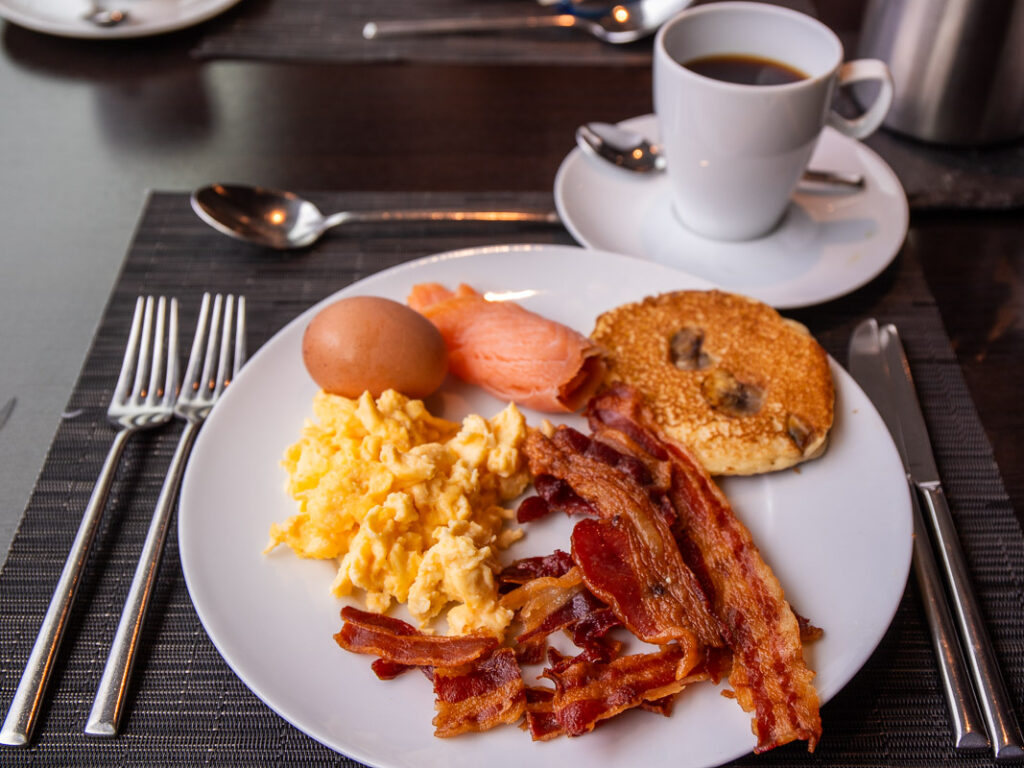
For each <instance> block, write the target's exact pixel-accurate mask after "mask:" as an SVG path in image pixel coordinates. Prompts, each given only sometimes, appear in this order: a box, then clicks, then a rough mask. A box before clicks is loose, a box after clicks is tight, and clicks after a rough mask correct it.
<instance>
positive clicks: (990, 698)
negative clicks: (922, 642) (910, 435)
mask: <svg viewBox="0 0 1024 768" xmlns="http://www.w3.org/2000/svg"><path fill="white" fill-rule="evenodd" d="M917 488H918V490H919V491H920V492H921V498H922V499H923V501H924V506H925V508H926V510H927V515H926V519H927V521H928V523H929V524H930V525H931V530H932V535H933V537H934V539H935V546H936V548H937V549H938V551H939V556H940V558H941V559H942V565H943V567H944V569H945V573H946V582H947V585H948V587H949V594H950V597H951V598H952V601H953V612H954V615H955V616H956V621H957V624H958V625H959V627H960V632H961V637H962V638H963V641H964V642H963V648H964V653H965V654H966V656H967V663H968V666H969V667H970V670H971V676H972V677H973V678H974V684H975V688H976V690H977V693H978V703H979V704H980V705H981V709H982V713H983V715H984V718H985V723H986V724H987V725H988V732H989V736H990V737H991V739H992V753H993V755H994V756H995V759H996V760H999V761H1004V760H1007V761H1009V760H1020V759H1021V758H1024V739H1022V738H1021V732H1020V726H1019V725H1018V723H1017V720H1016V717H1015V715H1014V711H1013V704H1012V702H1011V701H1010V697H1009V695H1008V694H1007V691H1006V685H1005V684H1004V683H1003V678H1002V675H1001V674H1000V672H999V664H998V662H997V661H996V656H995V651H994V650H993V649H992V643H991V641H990V640H989V637H988V633H987V632H986V631H985V622H984V617H983V616H982V615H981V608H980V607H979V604H978V601H977V599H976V598H975V596H974V590H973V589H972V587H971V581H970V576H969V573H968V571H967V562H966V560H965V559H964V553H963V549H962V548H961V547H960V540H959V538H958V537H957V533H956V527H955V526H954V525H953V517H952V515H951V514H950V512H949V505H948V504H947V503H946V494H945V493H943V491H942V486H941V485H939V483H937V482H933V483H918V484H917Z"/></svg>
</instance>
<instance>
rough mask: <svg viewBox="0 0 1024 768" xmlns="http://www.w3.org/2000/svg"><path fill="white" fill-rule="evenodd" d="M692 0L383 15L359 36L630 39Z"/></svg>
mask: <svg viewBox="0 0 1024 768" xmlns="http://www.w3.org/2000/svg"><path fill="white" fill-rule="evenodd" d="M692 2H693V0H636V1H635V2H632V3H620V4H618V5H613V6H610V7H609V8H608V11H607V12H606V13H603V14H601V15H600V16H594V17H589V15H588V14H584V13H582V12H579V11H577V10H574V11H573V12H572V13H557V14H553V15H551V16H507V17H487V16H462V17H458V18H448V19H441V18H437V19H431V18H423V19H387V20H383V21H370V22H367V24H366V25H365V26H364V27H363V37H365V38H366V39H367V40H374V39H377V38H381V37H393V36H397V35H439V34H449V33H458V32H464V33H469V32H503V31H510V30H517V29H557V28H563V29H579V30H582V31H584V32H589V33H590V34H591V35H593V36H594V37H596V38H598V39H599V40H603V41H604V42H606V43H613V44H621V43H632V42H635V41H637V40H641V39H643V38H645V37H649V36H650V35H653V34H654V33H655V32H657V31H658V27H660V26H661V25H662V24H664V23H665V22H666V21H668V20H669V19H671V18H672V17H673V16H675V15H676V14H677V13H679V12H680V11H682V10H683V9H685V8H686V7H688V6H689V5H690V4H691V3H692Z"/></svg>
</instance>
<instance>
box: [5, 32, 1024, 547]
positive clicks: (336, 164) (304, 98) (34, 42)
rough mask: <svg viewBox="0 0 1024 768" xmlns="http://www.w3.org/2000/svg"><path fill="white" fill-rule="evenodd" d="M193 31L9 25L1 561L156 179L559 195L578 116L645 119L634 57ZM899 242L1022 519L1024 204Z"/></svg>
mask: <svg viewBox="0 0 1024 768" xmlns="http://www.w3.org/2000/svg"><path fill="white" fill-rule="evenodd" d="M198 34H199V33H198V31H196V30H190V31H185V32H180V33H175V34H172V35H168V36H164V37H161V38H154V39H144V40H137V41H125V42H99V43H92V42H82V41H75V40H67V39H59V38H55V37H48V36H45V35H39V34H36V33H33V32H29V31H26V30H23V29H20V28H17V27H14V26H12V25H10V24H4V23H2V22H0V47H2V56H0V105H2V106H0V233H2V240H0V329H2V330H0V405H2V404H3V402H5V401H6V400H7V398H8V397H11V396H15V397H17V406H16V408H15V411H14V413H13V414H12V417H11V419H10V421H9V423H8V424H7V425H6V426H5V427H4V428H3V431H0V525H2V528H0V559H2V557H3V556H4V555H5V554H6V551H7V548H8V545H9V542H10V537H11V536H12V535H13V531H14V529H15V527H16V525H17V521H18V520H19V519H20V515H21V511H22V509H23V507H24V505H25V502H26V500H27V499H28V496H29V493H30V491H31V489H32V487H33V484H34V479H35V477H36V474H37V473H38V471H39V468H40V467H41V465H42V463H43V459H44V457H45V453H46V449H47V447H48V446H49V444H50V441H51V439H52V436H53V433H54V430H55V429H56V426H57V424H58V423H59V420H60V418H61V413H62V410H63V409H64V407H65V404H66V402H67V398H68V395H69V393H70V391H71V388H72V386H73V384H74V382H75V379H76V376H77V374H78V371H79V368H80V366H81V364H82V360H83V358H84V356H85V354H86V351H87V349H88V344H89V341H90V339H91V338H92V335H93V333H94V331H95V328H96V324H97V322H98V321H99V319H100V317H101V315H102V312H103V309H104V306H105V303H106V301H107V298H108V295H109V292H110V289H111V286H112V285H113V282H114V279H115V277H116V275H117V270H118V268H119V266H120V263H121V260H122V258H123V256H124V253H125V251H126V249H127V247H128V245H129V243H130V242H131V236H132V232H133V227H134V225H135V223H136V221H137V218H138V216H139V213H140V211H141V209H142V206H143V204H144V201H145V198H146V194H147V190H152V189H165V190H189V189H192V188H194V187H196V186H199V185H201V184H205V183H208V182H211V181H214V180H220V181H239V182H251V183H259V184H263V185H269V186H277V187H285V188H296V189H304V190H318V189H319V190H338V191H358V190H376V191H429V190H435V191H474V190H479V191H484V190H512V191H527V190H549V189H550V188H551V185H552V182H553V179H554V175H555V171H556V169H557V168H558V165H559V163H560V162H561V160H562V159H563V158H564V156H565V154H566V153H567V152H568V151H569V150H570V149H571V147H572V141H573V140H572V137H573V132H574V130H575V128H576V126H577V125H579V124H580V123H581V122H584V121H587V120H606V121H616V120H622V119H626V118H629V117H632V116H635V115H639V114H644V113H647V112H650V111H651V93H650V90H651V78H650V73H649V71H647V70H646V69H645V68H643V67H635V66H634V67H626V66H623V67H601V66H592V65H591V66H587V67H573V66H564V67H531V66H524V65H516V66H509V67H504V66H490V65H488V66H473V67H462V66H457V65H444V66H439V65H429V66H423V65H411V64H352V65H324V64H315V63H295V64H292V63H265V62H264V63H260V62H247V61H203V62H199V61H196V60H193V59H190V58H189V55H188V51H189V50H190V48H192V47H193V45H194V43H195V40H196V36H197V35H198ZM908 239H909V240H911V241H913V242H914V245H915V251H916V253H918V254H920V258H921V260H922V264H923V268H924V270H925V274H926V277H927V280H928V283H929V285H930V287H931V290H932V291H933V293H934V294H935V297H936V298H937V300H938V303H939V307H940V310H941V313H942V318H943V321H944V323H945V326H946V330H947V332H948V334H949V336H950V338H951V339H952V342H953V345H954V348H955V350H956V352H957V355H958V357H959V361H960V364H961V366H962V369H963V371H964V374H965V377H966V380H967V383H968V385H969V387H970V391H971V395H972V397H973V399H974V402H975V404H976V406H977V409H978V412H979V415H980V417H981V420H982V423H983V425H984V427H985V430H986V433H987V435H988V437H989V440H990V442H991V444H992V448H993V450H994V454H995V458H996V461H997V463H998V466H999V469H1000V471H1001V473H1002V476H1003V479H1004V481H1005V485H1006V489H1007V491H1008V493H1009V496H1010V498H1011V500H1012V503H1013V506H1014V510H1015V512H1016V515H1017V517H1018V519H1019V520H1021V521H1022V522H1024V415H1022V409H1021V408H1020V404H1019V400H1020V396H1021V393H1022V392H1024V387H1022V385H1021V381H1022V380H1024V215H1022V213H1021V211H1019V210H1016V211H1005V212H970V211H948V212H944V211H934V210H932V211H928V212H927V213H919V212H914V213H912V216H911V225H910V231H909V233H908Z"/></svg>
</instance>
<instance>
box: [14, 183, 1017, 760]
mask: <svg viewBox="0 0 1024 768" xmlns="http://www.w3.org/2000/svg"><path fill="white" fill-rule="evenodd" d="M313 198H314V199H315V200H316V201H317V202H319V203H321V204H322V205H323V206H324V207H325V208H326V209H331V210H339V209H342V208H345V207H367V208H369V207H376V206H385V207H395V206H400V205H405V206H408V205H415V206H421V205H424V206H425V205H460V204H463V205H465V204H481V205H482V204H492V205H499V204H506V205H512V204H531V205H544V204H550V203H551V199H550V194H549V193H537V194H531V195H509V194H493V195H485V194H478V195H458V194H444V195H424V194H365V195H361V194H320V195H313ZM495 242H540V243H569V242H571V240H570V238H569V236H568V235H567V234H566V233H565V232H564V231H563V230H561V229H560V228H550V227H548V228H544V227H509V226H495V225H492V224H484V225H480V226H472V227H471V226H469V225H458V226H456V227H452V226H451V225H438V224H431V225H411V224H402V225H394V224H390V225H382V226H377V227H373V228H368V229H362V230H359V231H357V230H355V229H353V230H351V232H349V233H348V234H347V235H346V236H335V237H332V238H330V239H328V240H325V241H323V242H322V243H321V244H320V245H319V246H318V247H316V248H315V249H313V250H312V251H310V252H307V253H304V254H300V255H281V254H273V253H267V252H263V251H258V250H255V249H252V248H249V247H247V246H244V245H241V244H237V243H235V242H233V241H230V240H228V239H227V238H224V237H222V236H220V235H217V234H216V233H213V232H212V231H211V230H209V229H208V228H207V227H206V226H205V225H203V224H201V223H199V222H198V220H197V219H196V218H195V217H194V215H193V214H192V213H191V211H190V209H189V205H188V200H187V196H186V195H184V194H155V195H153V196H152V198H151V199H150V200H149V203H148V205H147V207H146V210H145V213H144V215H143V217H142V220H141V222H140V224H139V228H138V231H137V233H136V237H135V241H134V243H133V245H132V247H131V251H130V253H129V254H128V256H127V259H126V262H125V265H124V268H123V271H122V273H121V275H120V277H119V278H118V281H117V284H116V286H115V287H114V290H113V293H112V296H111V299H110V304H109V306H108V308H107V311H106V313H105V315H104V318H103V320H102V322H101V325H100V327H99V330H98V332H97V336H96V339H95V342H94V345H93V347H92V349H91V350H90V352H89V355H88V357H87V360H86V363H85V366H84V369H83V371H82V374H81V378H80V379H79V381H78V383H77V385H76V387H75V389H74V393H73V395H72V398H71V401H70V403H69V405H68V415H67V418H65V420H64V421H63V422H62V424H61V426H60V428H59V429H58V431H57V435H56V437H55V439H54V442H53V445H52V447H51V450H50V453H49V456H48V458H47V460H46V463H45V466H44V468H43V471H42V474H41V476H40V478H39V481H38V485H37V487H36V489H35V492H34V494H33V495H32V498H31V500H30V502H29V505H28V508H27V510H26V512H25V516H24V519H23V521H22V524H21V527H20V529H19V531H18V533H17V536H16V538H15V540H14V543H13V545H12V548H11V552H10V555H9V557H8V559H7V562H6V564H5V566H4V569H3V571H2V572H0V707H4V708H6V705H7V703H8V702H9V701H10V699H11V697H12V695H13V693H14V689H15V687H16V685H17V681H18V678H19V676H20V674H21V670H22V667H23V665H24V662H25V659H26V657H27V655H28V651H29V648H30V646H31V642H32V639H33V637H34V635H35V632H36V630H37V628H38V626H39V622H40V620H41V618H42V614H43V612H44V609H45V606H46V603H47V601H48V599H49V596H50V593H51V591H52V588H53V585H54V583H55V582H56V579H57V575H58V573H59V571H60V567H61V564H62V562H63V560H64V556H65V554H66V552H67V550H68V547H69V545H70V542H71V539H72V537H73V534H74V530H75V527H76V526H77V522H78V519H79V516H80V512H81V510H82V509H83V508H84V506H85V503H86V500H87V498H88V495H89V492H90V490H91V488H92V484H93V482H94V480H95V478H96V476H97V474H98V472H99V468H100V464H101V463H102V460H103V457H104V455H105V453H106V450H107V447H108V446H109V444H110V440H111V431H110V429H109V428H108V427H107V425H106V423H105V421H104V418H103V413H104V410H105V408H106V404H107V400H108V398H109V397H110V391H111V388H112V386H113V383H114V379H115V377H116V371H117V368H118V366H119V364H120V358H121V353H122V344H123V339H124V334H125V330H126V328H127V327H128V323H129V319H130V314H131V310H132V306H133V302H134V298H135V296H137V295H138V294H140V293H151V292H152V293H168V294H173V295H176V296H178V297H179V299H180V300H181V301H182V304H183V312H184V317H185V318H192V317H194V316H195V315H194V313H195V310H196V308H197V306H198V299H199V296H200V294H201V292H202V291H204V290H219V291H233V292H244V293H245V294H246V296H247V298H248V302H249V342H250V349H255V348H257V347H258V346H259V345H260V344H261V343H262V342H264V341H265V340H266V339H267V338H269V337H270V336H271V335H272V334H273V333H274V332H275V331H276V330H277V329H278V328H280V327H281V326H282V325H284V324H285V322H286V321H288V320H290V319H291V318H292V317H294V316H295V315H296V314H298V313H299V312H300V311H302V310H303V309H305V308H306V307H308V306H309V305H310V304H312V303H314V302H315V301H317V300H319V299H320V298H322V297H323V296H325V295H327V294H329V293H331V292H333V291H335V290H337V289H339V288H341V287H343V286H345V285H347V284H348V283H350V282H352V281H353V280H356V279H359V278H362V277H365V276H367V275H369V274H371V273H373V272H376V271H378V270H380V269H383V268H385V267H388V266H391V265H393V264H397V263H400V262H402V261H405V260H407V259H411V258H414V257H418V256H422V255H426V254H429V253H433V252H438V251H444V250H449V249H452V248H458V247H465V246H473V245H483V244H488V243H495ZM610 279H611V278H610ZM793 314H795V315H796V316H797V317H798V318H799V319H800V320H802V321H803V322H805V323H807V324H808V325H809V326H810V327H811V328H812V330H813V331H814V332H815V333H816V334H817V335H818V336H819V338H821V339H822V341H823V342H824V344H825V346H826V347H827V348H828V349H829V351H830V352H831V353H832V354H833V355H835V356H836V357H837V358H838V359H840V360H842V359H844V358H845V346H846V339H847V338H848V335H849V332H850V330H851V329H852V327H853V326H854V325H855V323H856V322H857V321H858V320H859V319H861V318H862V317H864V316H867V315H875V316H877V317H879V318H880V319H881V320H885V321H893V322H896V323H898V324H899V326H900V328H901V331H902V332H903V334H904V338H905V342H906V345H907V347H908V351H909V354H910V356H911V361H912V365H913V368H914V372H915V374H916V376H917V380H918V382H919V385H920V387H921V389H922V393H923V396H924V409H925V412H926V416H927V418H928V421H929V424H930V427H931V430H932V435H933V437H934V441H935V446H936V452H937V457H938V460H939V464H940V468H941V469H942V471H943V474H944V477H945V480H946V489H947V491H948V495H949V498H950V502H951V505H952V508H953V512H954V514H955V515H956V517H957V521H958V524H959V528H960V531H961V534H962V536H963V541H964V547H965V549H966V552H967V555H968V559H969V561H970V563H971V565H972V570H973V575H974V579H975V586H976V588H977V591H978V592H979V594H980V595H981V598H982V601H983V608H984V612H985V615H986V616H987V618H988V622H989V628H990V630H991V632H992V635H993V640H994V643H995V646H996V649H997V651H998V653H999V656H1000V658H1001V661H1002V665H1003V670H1004V672H1005V674H1006V677H1007V683H1008V685H1009V687H1010V690H1011V693H1012V697H1013V699H1014V700H1015V701H1018V702H1020V701H1024V537H1022V535H1021V531H1020V528H1019V527H1018V525H1017V522H1016V519H1015V518H1014V516H1013V512H1012V510H1011V508H1010V505H1009V502H1008V500H1007V497H1006V494H1005V492H1004V490H1003V487H1002V483H1001V481H1000V478H999V474H998V471H997V468H996V466H995V463H994V461H993V459H992V455H991V452H990V449H989V447H988V443H987V441H986V438H985V436H984V433H983V432H982V429H981V426H980V424H979V422H978V419H977V416H976V414H975V411H974V407H973V404H972V402H971V400H970V398H969V395H968V393H967V390H966V388H965V385H964V383H963V380H962V377H961V374H960V370H959V367H958V366H957V362H956V359H955V357H954V356H953V353H952V352H951V350H950V347H949V343H948V340H947V338H946V336H945V333H944V331H943V328H942V324H941V320H940V318H939V316H938V313H937V310H936V307H935V303H934V301H933V299H932V298H931V295H930V293H929V291H928V289H927V286H926V285H925V283H924V280H923V278H922V275H921V271H920V269H919V267H918V265H917V257H916V254H915V253H914V252H913V249H912V244H911V245H910V246H908V248H907V249H906V250H905V252H904V254H903V255H902V256H901V257H900V258H899V259H898V260H897V261H896V262H895V263H894V264H893V266H892V267H891V268H890V269H889V270H887V271H886V272H885V273H884V274H883V275H882V276H881V277H879V278H878V279H877V280H876V281H874V282H873V283H872V284H871V285H870V286H867V287H866V288H864V289H861V290H860V291H858V292H857V293H855V294H853V295H851V296H848V297H846V298H844V299H841V300H839V301H836V302H833V303H831V304H829V305H826V306H823V307H819V308H814V309H810V310H804V311H801V312H799V313H793ZM185 326H186V327H184V328H182V332H183V334H185V335H186V338H188V335H189V334H191V330H192V329H191V327H188V323H187V322H186V323H185ZM176 437H177V432H176V430H175V429H169V430H167V431H158V432H155V433H152V434H150V435H144V436H143V437H141V438H138V439H135V440H133V441H132V442H131V443H129V448H128V450H127V453H126V455H125V458H124V461H123V464H122V467H121V472H120V473H119V476H118V480H117V482H116V484H115V487H114V490H113V493H112V495H111V499H110V503H109V505H108V509H107V511H106V514H105V517H104V524H103V527H102V528H101V530H100V531H99V534H98V536H97V540H96V549H95V551H94V554H93V557H92V558H91V560H90V562H89V567H88V572H87V574H86V578H85V582H84V586H83V588H82V592H81V594H80V598H79V601H78V603H77V605H76V608H75V611H74V614H73V615H72V617H71V620H70V625H69V628H68V631H67V637H66V642H65V648H64V651H63V652H62V653H61V655H60V657H59V659H58V661H57V665H56V673H55V679H54V680H53V683H52V685H51V689H50V693H49V696H48V697H47V703H46V705H45V711H44V713H43V717H42V720H41V723H40V727H39V730H38V733H37V737H36V742H35V745H34V746H33V747H31V748H30V749H28V750H13V749H6V750H4V751H0V763H2V764H4V765H30V764H31V765H60V766H84V765H90V766H99V765H103V766H113V765H139V766H155V765H159V766H178V765H196V764H204V765H207V764H208V765H217V766H224V765H230V766H256V765H260V766H263V765H294V766H319V765H324V766H326V765H340V766H353V765H355V763H353V762H352V761H350V760H348V759H347V758H345V757H343V756H340V755H337V754H335V753H333V752H331V751H329V750H328V749H326V748H324V747H322V746H321V745H319V744H318V743H316V742H314V741H313V740H312V739H309V738H308V737H306V736H304V735H303V734H302V733H300V732H299V731H298V730H296V729H295V728H293V727H292V726H290V725H288V724H287V723H285V722H284V721H283V720H282V719H281V718H279V717H278V716H277V715H276V714H274V713H273V712H272V711H271V710H270V709H268V708H267V707H266V706H265V705H264V704H263V703H261V702H260V701H259V700H258V699H257V698H256V697H255V696H254V695H253V694H251V693H250V692H249V690H248V689H247V688H246V687H245V686H244V685H243V684H242V683H241V682H240V681H239V680H238V679H237V678H236V677H235V676H234V674H233V673H232V672H231V671H230V670H229V668H228V666H227V665H226V664H225V662H224V661H223V660H222V659H221V658H220V656H219V655H218V653H217V652H216V650H215V649H214V648H213V645H212V644H211V642H210V641H209V639H208V638H207V636H206V634H205V632H204V631H203V629H202V626H201V625H200V623H199V620H198V618H197V617H196V615H195V612H194V610H193V608H192V605H191V602H190V600H189V597H188V593H187V591H186V589H185V585H184V579H183V577H182V575H181V569H180V560H179V557H178V550H177V541H176V536H175V532H174V530H173V529H172V532H171V535H170V538H169V542H168V547H167V551H166V555H165V558H164V563H163V566H162V569H161V575H160V582H159V586H158V587H157V592H156V596H155V599H154V603H153V608H152V613H151V616H150V620H149V622H148V623H147V626H146V628H145V632H144V636H143V642H142V651H141V657H140V659H139V667H138V669H137V671H136V674H135V678H134V680H133V686H132V694H131V698H130V709H129V715H128V717H127V722H126V723H125V724H124V729H123V731H124V732H123V735H122V736H120V737H119V738H117V739H115V740H112V741H93V740H90V739H88V738H87V737H86V736H85V735H83V733H82V728H83V726H84V723H85V719H86V716H87V713H88V710H89V706H90V704H91V699H92V694H93V691H94V690H95V686H96V684H97V682H98V679H99V676H100V672H101V669H102V664H103V660H104V658H105V653H106V649H107V647H108V644H109V642H110V639H111V636H112V635H113V631H114V628H115V626H116V623H117V618H118V615H119V611H120V608H121V605H122V603H123V599H124V595H125V593H126V591H127V586H128V583H129V581H130V579H131V575H132V572H133V569H134V565H135V558H136V556H137V553H138V551H139V549H140V546H141V542H142V540H143V538H144V536H145V528H146V523H147V520H148V516H149V513H150V511H151V510H152V507H153V505H154V503H155V501H156V497H157V494H158V492H159V488H160V484H161V482H162V473H163V471H164V469H165V468H166V466H167V464H168V463H169V461H170V456H171V452H172V450H173V447H174V443H175V441H176ZM864 481H865V482H870V481H871V479H870V478H864ZM865 567H866V568H869V567H870V563H866V564H865ZM850 578H857V574H850ZM254 599H255V598H254ZM268 620H272V618H271V617H268ZM268 663H270V660H268ZM339 691H340V693H339V695H344V693H343V689H339ZM1022 714H1024V713H1022V712H1018V715H1022ZM424 716H425V717H429V716H430V713H425V714H424ZM823 718H824V723H825V736H824V739H823V741H822V743H821V745H820V746H819V749H818V751H817V753H816V754H815V755H813V756H808V755H807V754H806V753H805V752H804V751H803V750H802V749H801V748H800V747H799V746H795V745H794V746H789V747H785V748H783V749H780V750H776V751H775V752H772V753H768V754H766V755H762V756H760V757H756V758H755V757H753V756H750V757H748V758H744V759H743V760H741V761H740V764H743V765H771V766H805V765H818V764H823V765H835V766H876V765H877V766H892V765H908V766H939V765H957V766H981V765H988V764H990V763H991V760H990V758H988V757H987V756H986V755H980V756H974V757H962V756H955V755H954V754H953V753H952V750H951V749H950V748H949V743H950V736H949V730H948V726H947V721H946V715H945V710H944V705H943V699H942V695H941V692H940V687H939V679H938V673H937V671H936V668H935V664H934V662H933V659H932V653H931V647H930V645H929V642H928V639H927V634H926V630H925V627H924V624H923V620H922V616H921V611H920V607H919V602H918V599H917V594H916V590H915V589H914V587H913V585H912V584H911V586H910V587H909V588H908V590H907V593H906V595H905V596H904V599H903V601H902V603H901V605H900V608H899V611H898V613H897V615H896V617H895V620H894V622H893V624H892V627H891V628H890V630H889V632H888V633H887V635H886V636H885V638H884V640H883V641H882V643H881V645H880V647H879V648H878V650H877V651H876V652H875V654H874V655H873V656H872V657H871V659H870V660H869V661H868V663H867V664H866V666H865V667H864V669H863V670H862V671H861V672H860V673H859V674H858V675H857V676H856V677H855V678H854V679H853V680H852V681H851V682H850V684H849V685H847V686H846V688H845V689H844V690H843V691H842V692H841V693H840V694H839V695H838V696H836V698H835V699H834V700H833V701H831V702H830V703H829V704H828V705H826V706H825V708H824V713H823ZM0 749H2V748H0Z"/></svg>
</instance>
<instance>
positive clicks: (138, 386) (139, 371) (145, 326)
mask: <svg viewBox="0 0 1024 768" xmlns="http://www.w3.org/2000/svg"><path fill="white" fill-rule="evenodd" d="M152 352H153V297H152V296H147V297H146V309H145V312H144V314H143V315H142V338H141V344H140V345H139V359H138V362H137V363H136V365H135V383H134V384H133V385H132V393H131V400H132V402H133V403H135V404H137V405H138V404H141V403H142V402H143V399H142V398H143V395H144V393H145V391H146V380H147V379H148V378H149V377H148V376H147V374H148V373H149V364H150V358H151V355H152Z"/></svg>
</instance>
